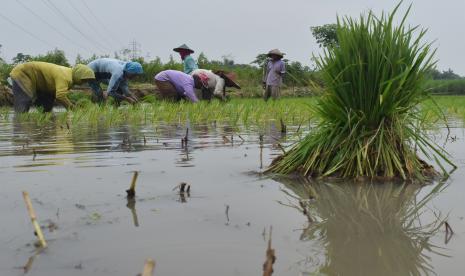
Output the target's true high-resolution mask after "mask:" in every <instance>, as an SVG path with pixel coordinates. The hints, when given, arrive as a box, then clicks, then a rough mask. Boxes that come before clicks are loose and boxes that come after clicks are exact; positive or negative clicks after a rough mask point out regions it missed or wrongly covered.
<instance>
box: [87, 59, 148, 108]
mask: <svg viewBox="0 0 465 276" xmlns="http://www.w3.org/2000/svg"><path fill="white" fill-rule="evenodd" d="M88 66H89V67H90V68H91V69H92V70H93V71H94V73H95V81H93V82H91V83H90V87H91V88H92V91H93V93H94V96H95V97H96V99H97V102H103V101H104V100H105V99H107V97H108V96H111V97H113V98H114V99H115V100H116V102H117V103H120V102H121V101H128V102H129V103H135V102H137V99H136V97H135V96H134V95H132V93H131V92H130V91H129V87H128V80H130V79H133V78H135V77H136V76H137V75H141V74H142V73H144V70H143V69H142V65H141V64H140V63H139V62H132V61H129V62H128V61H122V60H117V59H112V58H99V59H96V60H94V61H92V62H90V63H89V64H88ZM100 83H106V84H108V88H107V91H106V92H103V91H102V88H101V87H100Z"/></svg>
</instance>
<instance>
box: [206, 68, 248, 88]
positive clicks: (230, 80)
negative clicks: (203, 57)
mask: <svg viewBox="0 0 465 276" xmlns="http://www.w3.org/2000/svg"><path fill="white" fill-rule="evenodd" d="M213 73H214V74H215V75H218V76H220V77H221V78H223V79H224V81H225V83H224V84H225V86H226V87H234V88H237V89H241V86H240V85H239V84H238V83H237V82H236V79H237V76H236V74H234V73H227V72H225V71H222V70H218V71H215V72H213Z"/></svg>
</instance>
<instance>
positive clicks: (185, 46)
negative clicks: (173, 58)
mask: <svg viewBox="0 0 465 276" xmlns="http://www.w3.org/2000/svg"><path fill="white" fill-rule="evenodd" d="M182 50H184V51H189V52H191V53H194V50H192V49H191V48H189V46H187V45H186V44H183V45H181V46H179V47H177V48H174V49H173V51H175V52H181V51H182Z"/></svg>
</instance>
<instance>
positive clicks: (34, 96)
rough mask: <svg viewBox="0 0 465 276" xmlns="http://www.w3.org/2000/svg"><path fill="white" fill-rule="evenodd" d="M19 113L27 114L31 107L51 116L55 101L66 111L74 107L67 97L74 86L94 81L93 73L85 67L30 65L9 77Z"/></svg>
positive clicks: (40, 63)
mask: <svg viewBox="0 0 465 276" xmlns="http://www.w3.org/2000/svg"><path fill="white" fill-rule="evenodd" d="M10 77H11V79H12V86H13V97H14V108H15V111H16V112H19V113H22V112H28V111H29V108H30V107H31V106H32V105H36V106H39V107H41V108H43V111H45V112H50V111H52V109H53V104H54V103H55V100H56V101H57V102H58V103H60V104H61V105H63V106H64V107H65V108H66V109H70V108H72V107H73V104H72V103H71V101H70V100H69V99H68V97H67V95H68V93H69V90H70V89H71V87H72V86H73V85H75V84H81V83H83V82H88V81H92V80H94V79H95V75H94V72H93V71H92V70H91V69H90V68H89V67H87V66H86V65H83V64H78V65H76V66H74V67H73V68H68V67H64V66H60V65H56V64H52V63H47V62H37V61H33V62H27V63H23V64H20V65H17V66H16V67H15V68H13V70H12V71H11V73H10Z"/></svg>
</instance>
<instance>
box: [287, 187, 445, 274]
mask: <svg viewBox="0 0 465 276" xmlns="http://www.w3.org/2000/svg"><path fill="white" fill-rule="evenodd" d="M280 181H281V182H282V183H284V185H285V187H286V188H287V189H288V190H284V192H285V193H287V194H288V196H289V198H290V206H291V207H294V208H296V209H298V210H299V211H300V212H302V213H303V214H304V215H305V216H306V217H307V219H308V227H307V228H305V229H304V230H303V231H302V234H301V240H303V241H316V242H317V243H318V244H320V246H321V249H322V251H323V253H322V255H323V256H324V260H323V261H322V262H321V263H319V264H315V262H312V263H311V264H308V263H307V264H305V262H303V263H301V264H300V265H301V266H304V267H303V269H304V270H306V271H308V273H322V274H324V275H421V274H431V273H432V274H434V272H433V267H432V265H431V264H430V259H429V257H428V256H427V254H430V253H436V254H441V253H440V252H438V248H437V247H436V246H434V245H433V244H431V242H430V239H431V237H432V236H433V235H435V234H436V233H437V232H438V229H439V227H440V226H441V225H442V222H443V221H442V220H441V219H440V218H439V217H437V216H434V218H433V219H431V221H430V222H425V216H424V212H425V209H426V208H425V205H426V204H427V203H428V202H429V201H430V200H431V199H432V198H433V197H434V196H435V195H436V194H437V193H439V192H440V191H441V189H443V188H444V185H445V184H444V183H439V184H437V185H436V186H435V187H434V188H433V189H432V191H431V192H430V193H428V194H427V195H424V196H420V195H421V194H420V187H419V186H415V185H412V184H410V185H400V184H395V183H387V184H382V185H356V184H347V183H342V184H329V183H310V182H309V181H308V180H303V179H301V180H300V181H295V180H290V179H280ZM308 259H310V260H313V258H312V257H309V258H308ZM315 267H317V268H316V271H315ZM312 275H313V274H312Z"/></svg>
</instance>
